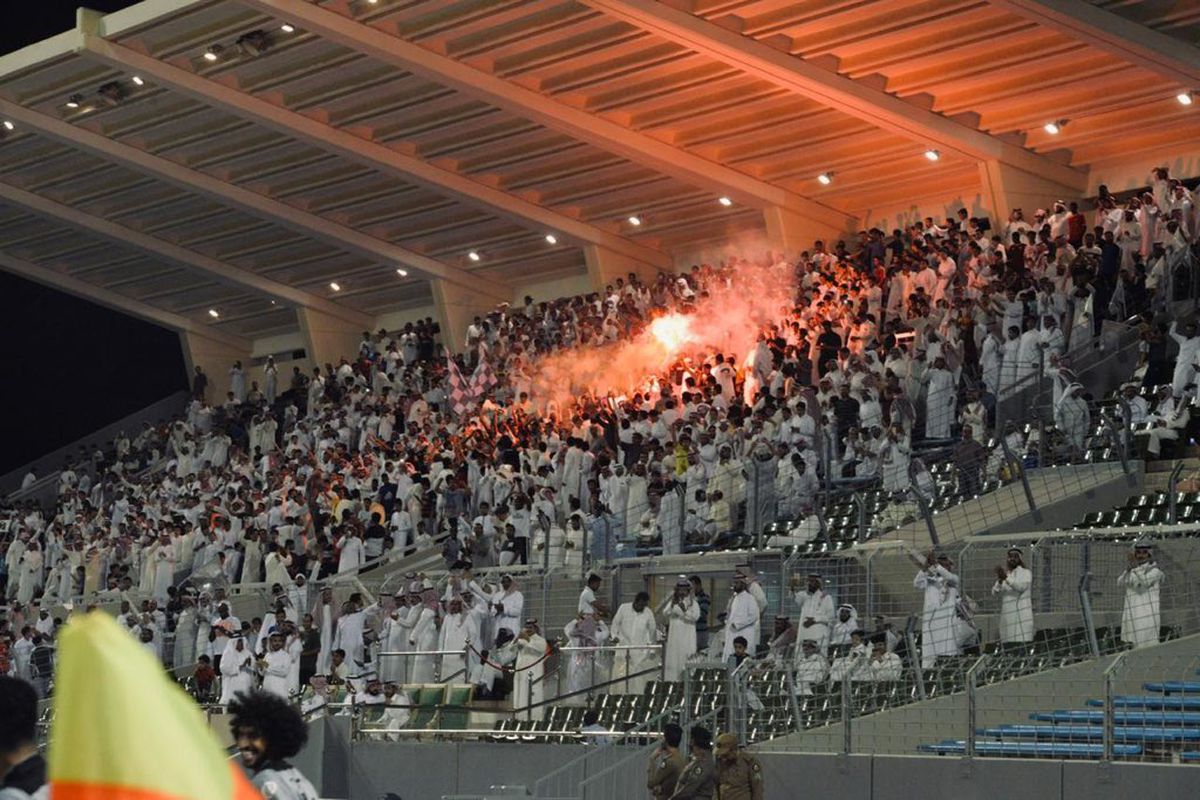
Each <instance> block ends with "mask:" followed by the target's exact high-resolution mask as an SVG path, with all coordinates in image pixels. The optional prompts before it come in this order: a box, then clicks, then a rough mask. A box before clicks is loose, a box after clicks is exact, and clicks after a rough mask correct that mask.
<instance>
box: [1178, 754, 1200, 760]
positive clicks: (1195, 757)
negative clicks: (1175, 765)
mask: <svg viewBox="0 0 1200 800" xmlns="http://www.w3.org/2000/svg"><path fill="white" fill-rule="evenodd" d="M1179 760H1180V761H1185V762H1196V761H1200V753H1197V752H1195V751H1188V752H1186V753H1180V754H1179Z"/></svg>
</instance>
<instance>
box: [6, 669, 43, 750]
mask: <svg viewBox="0 0 1200 800" xmlns="http://www.w3.org/2000/svg"><path fill="white" fill-rule="evenodd" d="M37 704H38V696H37V690H36V689H34V688H33V685H32V684H30V683H28V682H26V681H23V680H21V679H20V678H12V677H9V676H7V675H0V719H2V720H4V724H3V725H0V753H11V752H13V751H15V750H16V749H17V748H19V747H21V746H22V745H28V744H32V743H33V742H34V741H35V740H36V739H37Z"/></svg>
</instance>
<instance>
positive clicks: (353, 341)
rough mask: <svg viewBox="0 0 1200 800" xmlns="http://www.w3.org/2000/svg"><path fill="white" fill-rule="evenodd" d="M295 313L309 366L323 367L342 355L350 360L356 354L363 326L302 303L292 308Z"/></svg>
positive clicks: (335, 363) (339, 358)
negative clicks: (356, 325)
mask: <svg viewBox="0 0 1200 800" xmlns="http://www.w3.org/2000/svg"><path fill="white" fill-rule="evenodd" d="M296 317H297V319H298V320H299V321H300V332H301V334H303V336H304V349H305V351H306V352H307V353H308V361H309V365H310V370H311V367H320V368H321V369H322V370H323V369H324V368H325V365H326V364H332V365H333V366H334V367H337V365H338V363H339V362H340V361H341V360H342V359H343V358H346V359H350V360H353V359H354V357H355V356H356V355H358V344H359V342H361V341H362V338H363V332H364V331H363V330H361V329H359V328H356V327H355V326H354V325H352V324H351V323H349V322H346V321H345V320H343V319H338V318H337V317H331V316H330V315H328V314H326V313H324V312H323V311H314V310H313V309H311V308H305V307H303V306H301V307H299V308H297V309H296Z"/></svg>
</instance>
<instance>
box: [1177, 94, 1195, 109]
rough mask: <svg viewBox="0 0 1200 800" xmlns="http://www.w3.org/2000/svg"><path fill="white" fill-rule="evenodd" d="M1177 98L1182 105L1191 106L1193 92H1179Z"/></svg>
mask: <svg viewBox="0 0 1200 800" xmlns="http://www.w3.org/2000/svg"><path fill="white" fill-rule="evenodd" d="M1175 99H1176V100H1178V101H1179V104H1180V105H1183V106H1190V105H1191V104H1192V93H1191V92H1180V93H1179V94H1177V95H1175Z"/></svg>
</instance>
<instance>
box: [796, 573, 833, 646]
mask: <svg viewBox="0 0 1200 800" xmlns="http://www.w3.org/2000/svg"><path fill="white" fill-rule="evenodd" d="M795 599H796V605H798V606H800V633H799V635H800V637H801V639H811V640H812V641H814V642H816V644H817V649H818V650H819V651H820V652H821V653H822V654H824V653H825V648H826V647H828V646H829V626H830V625H831V624H832V623H833V598H832V597H831V596H830V595H829V594H828V593H826V592H825V590H824V589H822V588H821V576H820V575H818V574H816V573H815V572H814V573H812V574H810V575H809V576H808V585H807V586H806V590H805V591H803V592H796V596H795Z"/></svg>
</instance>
